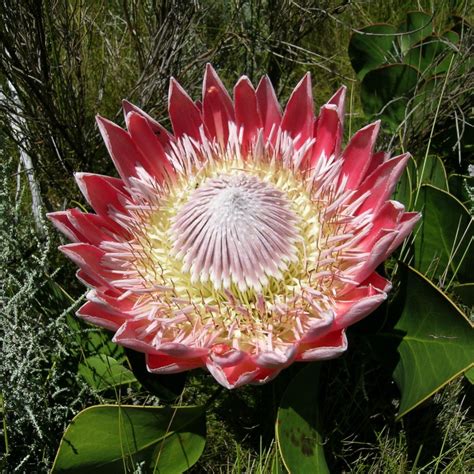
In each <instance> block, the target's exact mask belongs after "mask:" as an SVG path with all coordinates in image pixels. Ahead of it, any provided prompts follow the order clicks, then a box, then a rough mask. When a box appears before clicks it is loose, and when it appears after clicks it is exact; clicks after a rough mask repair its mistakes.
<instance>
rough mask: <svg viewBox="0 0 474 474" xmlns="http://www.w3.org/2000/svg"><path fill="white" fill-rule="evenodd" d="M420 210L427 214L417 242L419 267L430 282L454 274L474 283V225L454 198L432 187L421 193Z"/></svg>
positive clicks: (416, 256)
mask: <svg viewBox="0 0 474 474" xmlns="http://www.w3.org/2000/svg"><path fill="white" fill-rule="evenodd" d="M416 208H417V209H418V210H420V211H421V212H422V214H423V217H422V220H421V225H420V227H419V229H418V231H417V233H416V239H415V267H416V268H417V269H418V270H419V271H420V272H422V273H424V274H426V275H427V276H428V277H429V278H431V279H434V278H439V277H442V278H443V277H444V275H448V274H450V275H451V276H455V277H456V278H457V279H458V280H459V281H460V282H469V281H471V275H472V268H473V266H474V252H473V246H472V241H473V238H474V225H473V222H472V217H471V215H470V213H469V211H468V210H467V209H466V208H465V207H464V206H463V204H462V203H461V202H460V201H458V200H457V199H456V198H455V197H454V196H452V195H451V194H449V193H447V192H446V191H443V190H441V189H438V188H435V187H433V186H430V185H423V186H421V189H420V194H419V197H418V202H417V203H416Z"/></svg>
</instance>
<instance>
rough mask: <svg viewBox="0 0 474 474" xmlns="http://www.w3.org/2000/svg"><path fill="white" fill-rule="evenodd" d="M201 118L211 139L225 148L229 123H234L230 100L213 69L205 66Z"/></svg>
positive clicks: (208, 65)
mask: <svg viewBox="0 0 474 474" xmlns="http://www.w3.org/2000/svg"><path fill="white" fill-rule="evenodd" d="M202 108H203V118H204V123H205V125H206V127H207V130H208V131H209V134H210V136H211V138H215V139H216V140H217V142H218V143H219V144H220V145H221V146H222V147H223V148H225V146H226V145H227V139H228V138H229V122H234V121H235V119H234V107H233V105H232V100H231V98H230V96H229V94H228V92H227V90H226V88H225V87H224V85H223V84H222V81H221V80H220V78H219V76H218V75H217V73H216V71H215V70H214V68H213V67H212V66H211V65H210V64H207V66H206V73H205V75H204V83H203V101H202Z"/></svg>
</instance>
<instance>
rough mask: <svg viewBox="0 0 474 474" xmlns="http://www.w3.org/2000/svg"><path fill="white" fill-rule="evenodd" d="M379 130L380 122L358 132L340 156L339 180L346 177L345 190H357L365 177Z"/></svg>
mask: <svg viewBox="0 0 474 474" xmlns="http://www.w3.org/2000/svg"><path fill="white" fill-rule="evenodd" d="M379 129H380V120H377V121H376V122H374V123H372V124H370V125H367V126H366V127H364V128H362V129H361V130H359V131H358V132H357V133H356V134H355V135H354V136H353V137H352V138H351V140H350V142H349V144H348V145H347V147H346V149H345V150H344V152H343V154H342V159H343V163H342V169H341V175H340V176H341V178H340V179H341V180H342V179H343V177H344V176H347V178H348V179H347V184H346V189H357V188H358V186H359V184H360V183H361V182H362V180H363V178H364V177H365V175H366V172H367V169H368V167H369V165H370V159H371V157H372V152H373V149H374V145H375V140H376V139H377V134H378V132H379Z"/></svg>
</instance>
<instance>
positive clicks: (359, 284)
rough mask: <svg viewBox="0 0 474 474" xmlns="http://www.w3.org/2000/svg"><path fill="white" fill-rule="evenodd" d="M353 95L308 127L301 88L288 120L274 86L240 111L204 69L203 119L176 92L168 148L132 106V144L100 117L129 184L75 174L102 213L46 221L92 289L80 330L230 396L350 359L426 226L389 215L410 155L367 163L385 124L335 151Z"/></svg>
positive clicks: (163, 133) (305, 92) (240, 100)
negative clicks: (350, 343) (400, 260)
mask: <svg viewBox="0 0 474 474" xmlns="http://www.w3.org/2000/svg"><path fill="white" fill-rule="evenodd" d="M345 94H346V89H345V88H344V87H342V88H341V89H339V90H338V91H337V92H336V94H335V95H334V96H333V97H332V98H331V99H330V100H329V102H328V103H327V104H325V105H323V106H322V107H321V111H320V114H319V116H318V117H315V116H314V112H313V99H312V93H311V81H310V77H309V75H306V76H305V77H304V78H303V79H302V80H301V82H300V83H299V84H298V85H297V86H296V88H295V90H294V91H293V93H292V95H291V97H290V99H289V101H288V104H287V106H286V109H285V111H284V112H283V114H282V113H281V110H280V106H279V104H278V101H277V99H276V96H275V92H274V90H273V87H272V85H271V83H270V81H269V80H268V78H267V77H264V78H263V79H262V80H261V81H260V83H259V85H258V87H257V89H256V90H255V89H254V88H253V86H252V84H251V83H250V81H249V80H248V79H247V78H246V77H245V76H244V77H242V78H241V79H240V80H239V81H238V82H237V84H236V85H235V87H234V99H233V100H232V99H231V97H230V96H229V95H228V93H227V91H226V89H225V88H224V86H223V84H222V82H221V81H220V79H219V77H218V76H217V74H216V72H215V71H214V69H213V68H212V67H211V66H210V65H208V66H207V69H206V73H205V77H204V85H203V98H202V103H201V102H194V101H193V100H192V99H191V98H190V97H189V96H188V95H187V94H186V92H185V91H184V90H183V89H182V88H181V86H180V85H179V84H178V83H177V82H176V81H175V80H174V79H171V84H170V92H169V105H168V107H169V114H170V119H171V123H172V126H173V134H171V133H169V132H168V131H167V130H166V129H165V128H163V127H162V126H161V125H160V124H159V123H158V122H156V121H155V120H153V119H152V118H151V117H150V116H148V115H147V114H146V113H145V112H143V111H142V110H140V109H139V108H137V107H135V106H133V105H131V104H129V103H128V102H124V104H123V105H124V112H125V120H126V124H127V130H128V131H125V130H123V129H122V128H120V127H118V126H117V125H115V124H113V123H112V122H110V121H108V120H106V119H104V118H102V117H98V118H97V122H98V124H99V128H100V131H101V133H102V135H103V137H104V140H105V143H106V145H107V148H108V150H109V153H110V155H111V157H112V159H113V161H114V164H115V166H116V168H117V171H118V173H119V175H120V178H112V177H108V176H101V175H97V174H90V173H77V174H76V179H77V182H78V185H79V187H80V189H81V191H82V192H83V194H84V196H85V198H86V199H87V201H88V202H89V204H90V205H91V207H92V208H93V209H94V211H95V213H91V214H89V213H83V212H81V211H79V210H77V209H69V210H66V211H62V212H55V213H52V214H50V215H49V218H50V219H51V220H52V221H53V223H54V224H55V225H56V226H57V227H58V228H59V229H60V230H61V231H62V232H64V234H66V236H67V237H68V238H69V239H70V240H71V241H72V242H73V243H71V244H68V245H64V246H62V247H61V250H62V251H63V252H64V253H65V254H66V255H67V256H68V257H69V258H71V259H72V260H73V261H74V262H75V263H76V264H77V265H78V266H79V268H80V270H79V271H78V274H77V276H78V278H79V279H80V280H82V281H83V282H84V283H85V284H86V285H87V286H89V287H90V291H89V293H88V295H87V298H88V302H87V303H86V304H85V305H84V306H83V307H82V308H81V309H80V310H79V312H78V315H79V316H80V317H82V318H84V319H85V320H86V321H89V322H92V323H94V324H97V325H99V326H102V327H105V328H107V329H110V330H112V331H115V336H114V341H115V342H117V343H119V344H122V345H124V346H126V347H129V348H132V349H135V350H137V351H141V352H144V353H145V354H146V356H147V367H148V370H150V371H151V372H155V373H174V372H180V371H185V370H189V369H193V368H196V367H207V369H208V370H209V371H210V372H211V374H212V375H213V376H214V377H215V379H216V380H217V381H218V382H219V383H221V384H222V385H224V386H226V387H229V388H233V387H237V386H240V385H243V384H246V383H264V382H267V381H268V380H270V379H271V378H273V377H275V376H276V375H277V374H278V373H279V372H280V371H281V370H282V369H283V368H285V367H287V366H288V365H289V364H291V363H292V362H294V361H310V360H320V359H328V358H332V357H335V356H337V355H339V354H340V353H341V352H343V351H344V350H345V349H346V347H347V340H346V336H345V329H346V327H348V326H349V325H351V324H353V323H355V322H357V321H358V320H360V319H361V318H363V317H364V316H366V315H367V314H369V313H370V312H371V311H373V310H374V309H375V308H376V307H377V306H378V305H379V304H381V303H382V302H383V301H384V300H385V298H386V297H387V291H388V290H389V288H390V283H389V282H388V281H387V280H385V279H384V278H382V277H381V276H379V275H378V274H377V273H376V272H375V271H374V270H375V268H376V267H377V265H379V264H380V263H381V262H382V261H383V260H384V259H385V258H387V256H388V255H390V253H391V252H392V251H393V250H394V249H395V248H396V247H397V246H398V245H399V244H400V243H401V242H402V240H403V239H404V238H405V236H406V235H407V234H408V233H409V232H410V231H411V230H412V228H413V226H414V225H415V223H416V221H417V220H418V217H419V215H418V214H416V213H409V212H405V211H404V208H403V206H402V205H401V204H400V203H398V202H396V201H391V200H390V195H391V193H392V191H393V188H394V186H395V184H396V182H397V180H398V178H399V176H400V174H401V172H402V171H403V169H404V167H405V165H406V162H407V160H408V155H407V154H405V155H401V156H397V157H394V158H390V157H389V156H388V155H387V154H386V153H383V152H382V153H381V152H378V153H377V152H375V151H374V143H375V139H376V135H377V132H378V129H379V123H378V122H375V123H373V124H371V125H368V126H367V127H365V128H363V129H362V130H360V131H358V132H357V133H356V134H355V135H354V136H353V137H352V138H351V140H350V141H349V143H348V145H347V146H346V147H345V149H344V151H341V141H342V135H343V121H344V98H345Z"/></svg>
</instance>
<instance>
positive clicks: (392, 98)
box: [361, 64, 418, 128]
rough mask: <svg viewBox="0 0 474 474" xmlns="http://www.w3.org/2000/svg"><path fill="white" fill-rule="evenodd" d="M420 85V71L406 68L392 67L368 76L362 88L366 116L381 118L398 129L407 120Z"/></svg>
mask: <svg viewBox="0 0 474 474" xmlns="http://www.w3.org/2000/svg"><path fill="white" fill-rule="evenodd" d="M417 81H418V71H417V70H416V69H415V68H414V67H412V66H408V65H406V64H390V65H388V66H382V67H380V68H378V69H374V70H372V71H370V72H368V73H367V74H366V76H365V77H364V79H363V80H362V84H361V100H362V106H363V108H364V112H365V113H366V114H368V115H377V116H381V117H382V118H383V119H384V120H386V121H387V122H388V123H390V125H391V126H392V127H394V128H396V127H397V126H398V125H399V124H400V123H401V122H402V121H403V120H404V119H405V111H406V107H407V104H408V101H409V99H410V98H411V97H412V95H413V91H414V89H415V86H416V84H417Z"/></svg>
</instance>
